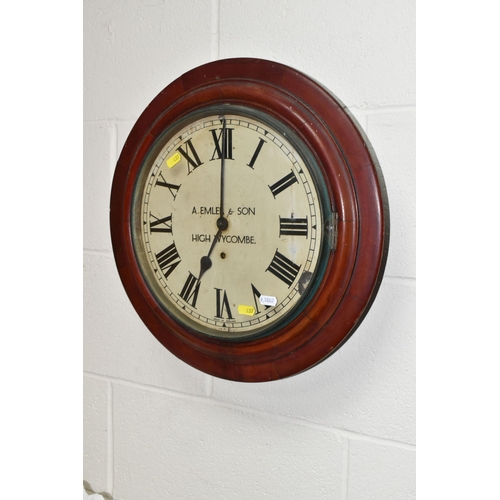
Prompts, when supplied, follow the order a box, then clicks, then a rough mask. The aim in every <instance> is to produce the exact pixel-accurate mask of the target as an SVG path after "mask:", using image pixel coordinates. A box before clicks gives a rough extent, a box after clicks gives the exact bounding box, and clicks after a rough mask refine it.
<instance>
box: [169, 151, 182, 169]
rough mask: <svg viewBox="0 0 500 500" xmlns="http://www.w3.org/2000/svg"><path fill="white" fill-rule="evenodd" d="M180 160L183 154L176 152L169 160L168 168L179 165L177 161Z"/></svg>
mask: <svg viewBox="0 0 500 500" xmlns="http://www.w3.org/2000/svg"><path fill="white" fill-rule="evenodd" d="M180 161H181V155H180V153H175V154H174V156H171V157H170V158H169V159H168V160H167V167H168V168H172V167H175V166H176V165H177V163H179V162H180Z"/></svg>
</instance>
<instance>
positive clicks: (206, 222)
mask: <svg viewBox="0 0 500 500" xmlns="http://www.w3.org/2000/svg"><path fill="white" fill-rule="evenodd" d="M133 200H134V201H133V204H132V214H131V216H132V217H131V220H132V224H131V227H132V234H133V242H134V250H135V253H136V257H137V261H138V263H139V267H140V269H141V272H142V275H143V277H144V279H145V281H146V283H147V285H148V287H149V289H150V291H151V292H152V293H153V295H154V296H155V297H156V300H157V301H158V303H159V304H160V305H161V307H162V308H164V310H165V311H166V312H167V313H168V314H170V315H171V316H173V317H174V318H175V319H176V321H178V322H179V323H180V324H181V325H184V326H185V327H187V328H189V329H191V330H192V331H195V332H197V333H199V334H202V335H207V336H211V337H217V338H223V339H228V340H245V339H249V338H257V337H262V336H265V335H268V334H270V333H273V332H275V331H276V330H277V329H278V328H282V327H283V325H285V324H287V323H289V322H290V321H291V320H293V319H294V318H295V317H296V316H297V315H298V314H300V311H301V310H302V308H303V306H304V305H305V304H306V303H307V297H310V295H311V294H312V293H313V292H314V291H315V289H316V288H317V283H318V282H319V281H320V280H321V278H322V273H323V272H324V265H322V262H324V260H325V259H324V255H325V252H329V251H331V248H330V246H329V244H330V242H331V240H330V239H329V238H328V237H327V233H328V232H327V231H326V230H325V224H326V222H327V221H328V222H329V221H331V207H330V203H329V201H328V197H327V193H326V190H325V187H324V182H322V175H321V172H320V169H319V167H318V165H317V163H316V161H315V160H314V157H313V155H312V154H311V152H310V151H309V150H308V149H307V147H306V146H305V144H304V143H303V142H302V141H301V140H300V139H299V138H298V137H297V136H296V135H295V134H294V133H293V132H292V131H291V130H290V129H289V128H287V127H286V126H285V125H283V124H282V123H280V122H278V121H277V120H275V119H272V118H271V117H270V116H268V115H266V114H265V113H263V112H259V113H257V112H255V111H252V110H250V109H247V108H244V107H239V106H218V107H213V106H212V107H208V108H206V109H203V110H201V111H197V112H195V113H191V114H190V115H189V116H188V117H186V118H183V119H182V120H180V121H178V122H176V123H174V124H173V125H172V126H171V127H169V129H168V130H166V131H165V132H164V133H163V134H162V135H161V136H160V137H159V138H158V140H157V141H156V143H155V144H154V145H153V146H152V147H151V150H150V152H149V153H148V154H147V155H146V157H145V160H144V162H143V165H142V166H141V173H140V175H139V177H138V182H137V183H136V186H135V189H134V198H133Z"/></svg>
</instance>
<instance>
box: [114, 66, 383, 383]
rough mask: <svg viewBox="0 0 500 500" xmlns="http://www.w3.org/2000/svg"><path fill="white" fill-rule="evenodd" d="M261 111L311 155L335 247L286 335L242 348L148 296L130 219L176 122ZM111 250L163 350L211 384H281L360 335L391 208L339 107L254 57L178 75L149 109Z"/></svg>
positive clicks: (124, 157)
mask: <svg viewBox="0 0 500 500" xmlns="http://www.w3.org/2000/svg"><path fill="white" fill-rule="evenodd" d="M221 103H229V104H240V105H244V106H249V107H253V108H255V109H258V110H261V111H264V112H266V113H267V114H269V115H271V116H273V117H274V118H276V119H278V120H281V121H282V122H284V123H286V125H287V126H289V127H290V128H292V129H293V130H295V131H296V132H297V134H298V135H299V136H300V137H301V138H302V140H303V141H304V142H305V143H306V144H307V146H308V147H309V148H310V149H311V150H312V151H313V152H314V155H315V157H316V160H317V162H318V164H319V165H320V167H321V170H322V173H323V176H324V179H325V182H326V185H327V188H328V191H329V195H330V197H331V199H332V200H333V204H334V206H335V209H336V211H337V212H338V242H337V248H336V250H335V252H331V253H330V255H329V256H328V263H327V270H326V272H325V275H324V277H323V279H322V282H321V284H320V286H319V288H318V290H317V292H316V293H315V295H314V297H312V299H311V301H310V302H309V304H308V305H307V307H306V308H305V310H304V311H303V312H302V314H301V315H300V316H299V317H298V318H297V319H295V320H294V321H293V322H292V323H290V324H289V325H287V326H286V327H285V328H284V329H282V330H280V331H278V332H276V333H274V334H272V335H269V336H266V337H263V338H259V339H254V340H250V341H244V342H241V341H239V342H234V341H231V340H227V341H224V340H218V339H213V338H210V337H207V336H204V335H200V334H198V333H196V332H194V331H190V330H189V329H186V328H185V327H183V326H182V325H181V324H179V323H178V322H177V321H175V320H174V319H173V317H172V316H170V315H169V314H168V312H166V311H165V310H163V309H162V308H161V307H160V306H159V305H158V304H157V302H156V300H155V298H154V296H153V295H152V294H151V293H150V291H149V289H148V287H147V285H146V283H145V282H144V279H143V277H142V274H141V272H140V269H139V267H138V264H137V261H136V259H135V255H134V249H133V244H132V234H131V227H130V214H131V211H132V202H133V200H132V195H133V190H134V185H135V180H136V178H137V176H138V174H139V171H140V169H141V165H142V162H143V160H144V158H145V156H146V154H147V153H148V151H149V149H150V148H151V146H152V144H153V143H154V141H155V140H156V139H157V138H158V137H159V136H160V134H161V133H162V132H163V131H164V130H165V129H166V128H167V127H169V126H170V125H171V124H172V123H173V122H175V121H176V120H179V119H180V118H182V117H184V116H186V115H188V114H189V113H191V112H193V111H196V110H199V109H202V108H203V107H205V106H207V105H212V104H221ZM110 227H111V237H112V243H113V252H114V256H115V261H116V265H117V268H118V272H119V275H120V278H121V280H122V283H123V286H124V288H125V290H126V292H127V294H128V297H129V298H130V301H131V302H132V304H133V306H134V308H135V309H136V311H137V313H138V314H139V316H140V317H141V318H142V320H143V321H144V323H145V324H146V326H147V327H148V328H149V330H150V331H151V332H152V333H153V335H154V336H155V337H156V338H157V339H158V341H159V342H161V343H162V344H163V345H164V346H165V347H166V348H167V349H168V350H170V351H171V352H172V353H173V354H175V355H176V356H177V357H179V358H180V359H182V360H183V361H185V362H186V363H188V364H190V365H191V366H193V367H195V368H197V369H199V370H201V371H204V372H206V373H208V374H211V375H214V376H216V377H220V378H225V379H229V380H237V381H242V382H262V381H267V380H277V379H281V378H284V377H289V376H292V375H295V374H297V373H300V372H303V371H304V370H307V369H309V368H311V367H313V366H315V365H316V364H317V363H319V362H321V361H322V360H324V359H325V358H327V357H328V356H330V355H331V354H332V353H333V352H335V350H337V349H338V348H339V347H340V346H341V345H342V344H343V343H344V342H345V341H346V340H347V339H348V338H349V337H350V335H352V333H353V332H354V331H355V330H356V328H357V327H358V326H359V324H360V323H361V321H362V319H363V318H364V316H365V315H366V313H367V312H368V309H369V307H370V306H371V304H372V302H373V300H374V299H375V297H376V294H377V291H378V288H379V286H380V283H381V280H382V276H383V272H384V268H385V262H386V258H387V250H388V243H389V208H388V202H387V193H386V190H385V185H384V181H383V177H382V174H381V170H380V166H379V165H378V163H377V160H376V158H375V155H374V153H373V152H372V151H371V150H370V146H369V143H368V141H367V138H366V137H365V136H364V134H363V132H362V131H361V130H360V129H359V127H358V126H357V124H356V123H355V121H354V119H353V118H352V117H351V116H350V115H349V113H348V112H347V111H346V109H345V107H344V105H343V104H342V103H341V102H340V101H339V100H338V99H336V98H335V97H334V96H333V95H332V94H331V93H330V92H329V91H328V90H326V89H325V88H323V87H322V86H321V85H319V84H318V83H317V82H315V81H314V80H313V79H311V78H309V77H308V76H306V75H304V74H302V73H301V72H298V71H296V70H294V69H293V68H290V67H287V66H284V65H282V64H278V63H275V62H272V61H264V60H260V59H246V58H239V59H227V60H221V61H217V62H213V63H208V64H206V65H203V66H200V67H198V68H195V69H194V70H192V71H189V72H188V73H186V74H185V75H183V76H181V77H180V78H178V79H177V80H175V81H174V82H173V83H171V84H170V85H169V86H167V87H166V88H165V89H164V90H163V91H162V92H160V94H159V95H158V96H157V97H156V98H155V99H154V100H153V101H152V102H151V103H150V104H149V106H148V107H147V108H146V109H145V110H144V112H143V113H142V115H141V116H140V117H139V119H138V120H137V122H136V124H135V125H134V127H133V129H132V131H131V132H130V135H129V137H128V139H127V141H126V143H125V145H124V147H123V150H122V152H121V155H120V158H119V160H118V163H117V166H116V171H115V176H114V179H113V186H112V192H111V203H110Z"/></svg>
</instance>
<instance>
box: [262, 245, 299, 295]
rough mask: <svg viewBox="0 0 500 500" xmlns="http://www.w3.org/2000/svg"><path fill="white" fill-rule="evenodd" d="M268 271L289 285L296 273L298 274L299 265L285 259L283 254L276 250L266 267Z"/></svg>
mask: <svg viewBox="0 0 500 500" xmlns="http://www.w3.org/2000/svg"><path fill="white" fill-rule="evenodd" d="M266 271H269V272H270V273H272V274H274V275H275V276H276V277H277V278H279V279H280V280H281V281H283V283H286V284H287V285H288V286H289V287H290V286H291V285H292V283H293V282H294V281H295V278H296V277H297V274H299V271H300V266H298V265H297V264H295V263H293V262H292V261H291V260H290V259H287V258H286V257H285V256H284V255H283V254H281V253H279V252H278V250H276V253H275V254H274V257H273V260H272V261H271V264H269V267H268V268H267V269H266Z"/></svg>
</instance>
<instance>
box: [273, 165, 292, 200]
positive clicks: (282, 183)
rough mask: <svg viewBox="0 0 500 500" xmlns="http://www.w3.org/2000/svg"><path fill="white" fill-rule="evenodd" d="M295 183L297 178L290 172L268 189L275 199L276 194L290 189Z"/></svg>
mask: <svg viewBox="0 0 500 500" xmlns="http://www.w3.org/2000/svg"><path fill="white" fill-rule="evenodd" d="M296 182H298V181H297V177H295V174H294V173H293V171H291V172H290V173H289V174H288V175H285V177H283V178H282V179H280V180H279V181H278V182H276V183H274V184H273V185H272V186H269V189H270V190H271V193H273V196H274V197H275V198H276V196H277V195H278V194H280V193H281V192H282V191H284V190H285V189H286V188H288V187H290V186H291V185H292V184H295V183H296Z"/></svg>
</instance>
